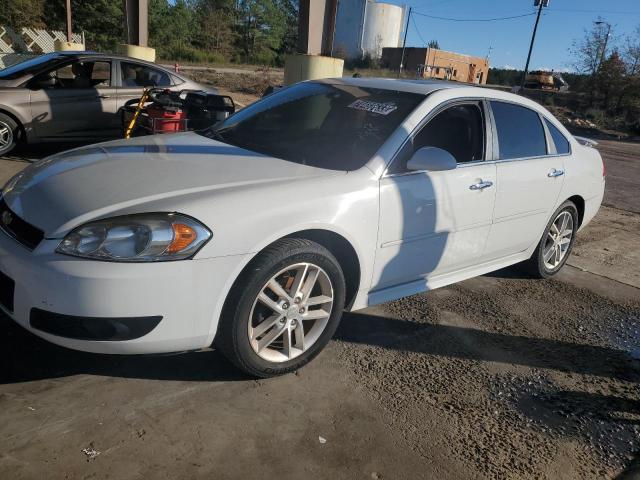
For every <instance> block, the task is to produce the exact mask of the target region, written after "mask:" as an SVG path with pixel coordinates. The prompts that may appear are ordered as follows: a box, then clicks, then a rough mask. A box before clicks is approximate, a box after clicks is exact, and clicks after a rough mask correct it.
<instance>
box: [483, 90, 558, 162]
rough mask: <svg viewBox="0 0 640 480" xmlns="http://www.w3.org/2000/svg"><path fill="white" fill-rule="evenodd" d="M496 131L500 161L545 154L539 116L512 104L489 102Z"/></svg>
mask: <svg viewBox="0 0 640 480" xmlns="http://www.w3.org/2000/svg"><path fill="white" fill-rule="evenodd" d="M491 109H492V110H493V117H494V119H495V122H496V128H497V130H498V143H499V150H500V160H509V159H512V158H526V157H539V156H542V155H546V154H547V142H546V140H545V135H544V129H543V127H542V122H540V116H539V115H538V114H537V113H536V112H534V111H533V110H530V109H528V108H526V107H521V106H520V105H514V104H513V103H505V102H491Z"/></svg>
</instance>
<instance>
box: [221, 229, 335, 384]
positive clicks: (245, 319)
mask: <svg viewBox="0 0 640 480" xmlns="http://www.w3.org/2000/svg"><path fill="white" fill-rule="evenodd" d="M345 291H346V287H345V280H344V274H343V272H342V269H341V267H340V264H339V263H338V261H337V260H336V258H335V257H334V256H333V255H332V254H331V252H329V250H327V249H326V248H324V247H323V246H322V245H319V244H317V243H315V242H312V241H310V240H306V239H296V238H286V239H282V240H279V241H277V242H275V243H274V244H272V245H271V246H269V247H267V248H266V249H265V250H264V251H263V252H262V253H260V254H259V255H258V256H257V257H256V258H255V259H254V260H252V262H251V263H250V264H249V265H248V267H247V268H246V269H245V270H244V272H243V274H242V275H241V276H240V278H239V279H238V281H236V283H235V285H234V287H233V288H232V291H231V293H230V295H229V298H227V301H226V303H225V308H224V310H223V314H222V317H221V319H220V324H219V326H218V333H217V335H216V339H215V342H214V343H215V346H216V347H217V348H218V349H219V350H220V351H221V352H222V353H223V354H224V355H225V357H227V358H228V359H229V360H230V361H231V362H232V363H233V364H234V365H236V366H237V367H238V368H240V369H241V370H243V371H244V372H246V373H248V374H249V375H252V376H255V377H260V378H266V377H272V376H276V375H282V374H285V373H289V372H292V371H294V370H297V369H299V368H300V367H302V366H304V365H305V364H307V363H308V362H309V361H311V360H312V359H313V358H314V357H315V356H316V355H318V354H319V353H320V351H321V350H322V349H323V348H324V347H325V346H326V345H327V343H328V342H329V340H330V339H331V337H333V334H334V333H335V331H336V328H338V324H339V322H340V318H341V317H342V311H343V309H344V303H345Z"/></svg>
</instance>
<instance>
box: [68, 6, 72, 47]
mask: <svg viewBox="0 0 640 480" xmlns="http://www.w3.org/2000/svg"><path fill="white" fill-rule="evenodd" d="M71 34H72V32H71V0H67V42H69V43H71V42H72V40H71Z"/></svg>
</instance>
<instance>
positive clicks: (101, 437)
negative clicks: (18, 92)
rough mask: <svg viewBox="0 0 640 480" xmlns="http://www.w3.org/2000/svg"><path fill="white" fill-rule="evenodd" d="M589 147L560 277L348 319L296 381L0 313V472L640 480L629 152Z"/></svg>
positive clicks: (479, 286) (1, 168) (450, 294)
mask: <svg viewBox="0 0 640 480" xmlns="http://www.w3.org/2000/svg"><path fill="white" fill-rule="evenodd" d="M601 148H602V152H603V155H604V156H605V159H606V162H607V168H608V172H609V178H608V183H607V192H606V196H605V203H606V204H607V205H608V207H605V208H603V209H602V210H601V212H600V213H599V214H598V216H597V217H596V219H595V220H594V222H593V223H592V224H591V225H590V226H589V227H587V228H586V229H585V230H584V231H583V232H581V234H580V235H579V237H578V241H577V242H576V255H574V256H573V257H572V259H571V264H572V265H573V266H568V267H566V268H565V269H564V270H563V272H562V273H561V274H560V275H558V277H556V279H554V280H550V281H538V280H530V279H526V278H523V277H522V276H521V275H520V273H519V272H518V271H517V270H516V269H513V268H512V269H507V270H503V271H499V272H495V273H493V274H491V275H486V276H483V277H479V278H476V279H472V280H469V281H466V282H463V283H461V284H458V285H454V286H451V287H447V288H443V289H439V290H436V291H433V292H430V293H427V294H421V295H415V296H412V297H408V298H406V299H402V300H399V301H396V302H391V303H388V304H385V305H382V306H379V307H376V308H371V309H367V310H364V311H361V312H358V313H352V314H348V315H346V316H345V318H344V321H343V323H342V325H341V327H340V329H339V331H338V333H337V336H336V340H335V341H334V342H332V343H331V344H330V346H329V348H328V349H327V351H326V352H325V353H323V354H322V355H321V356H320V357H319V358H318V359H317V360H316V361H314V362H313V363H312V364H311V365H309V366H308V367H307V368H305V369H303V370H301V371H300V372H298V373H297V374H295V375H288V376H286V377H282V378H278V379H272V380H267V381H254V380H251V379H247V378H244V377H242V376H241V375H239V374H238V373H237V372H236V371H235V370H233V369H232V368H231V367H230V366H229V365H228V364H227V363H226V362H225V361H224V360H223V359H222V358H221V357H220V356H219V355H218V354H217V352H215V351H210V350H207V351H201V352H194V353H188V354H184V355H172V356H150V357H111V356H103V355H90V354H84V353H79V352H72V351H69V350H65V349H62V348H58V347H55V346H52V345H50V344H47V343H46V342H43V341H41V340H39V339H37V338H35V337H33V336H32V335H30V334H28V333H26V332H24V331H23V330H21V329H19V328H18V327H17V326H15V325H14V324H13V323H11V322H10V320H9V319H8V318H6V317H3V316H0V331H2V334H0V478H11V479H19V478H43V477H46V478H117V479H124V478H131V479H135V478H141V477H152V478H216V479H235V478H270V477H275V476H276V475H277V476H278V477H279V478H291V479H299V478H318V479H324V478H326V479H335V478H363V479H380V478H384V479H403V478H407V479H416V478H429V479H431V478H437V479H449V478H450V479H458V478H473V479H484V478H487V479H490V478H513V479H518V478H542V479H581V478H638V476H636V475H638V472H640V458H639V457H638V455H639V454H640V395H639V393H640V392H639V391H638V387H639V383H640V334H639V330H640V295H638V292H639V290H638V288H636V287H638V286H640V285H639V284H638V276H637V272H638V271H640V257H639V255H638V250H639V245H640V241H639V238H638V237H639V236H640V215H638V214H637V213H633V212H638V211H639V209H638V205H637V201H638V195H637V192H638V185H640V172H639V171H638V163H637V158H638V156H639V154H640V146H639V145H637V144H629V143H617V142H603V145H602V146H601ZM42 154H44V152H42V151H39V150H34V151H31V150H30V151H27V152H23V156H16V157H14V158H12V159H5V160H0V177H2V178H0V182H2V181H4V179H6V177H7V176H8V175H10V174H11V173H13V172H15V171H17V170H18V169H20V168H22V167H23V166H24V165H26V163H24V161H23V157H29V158H33V157H38V156H42ZM634 162H635V163H634Z"/></svg>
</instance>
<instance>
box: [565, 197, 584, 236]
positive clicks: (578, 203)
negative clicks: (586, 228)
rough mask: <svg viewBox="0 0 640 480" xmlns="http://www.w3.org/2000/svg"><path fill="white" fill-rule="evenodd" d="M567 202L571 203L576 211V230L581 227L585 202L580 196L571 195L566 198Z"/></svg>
mask: <svg viewBox="0 0 640 480" xmlns="http://www.w3.org/2000/svg"><path fill="white" fill-rule="evenodd" d="M567 200H568V201H570V202H573V204H574V205H575V206H576V208H577V209H578V228H580V226H581V225H582V221H583V220H584V209H585V201H584V198H582V197H581V196H580V195H573V196H571V197H569V198H567Z"/></svg>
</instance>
